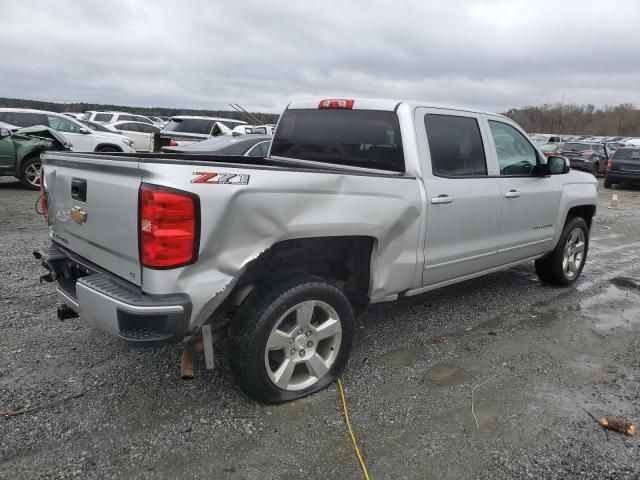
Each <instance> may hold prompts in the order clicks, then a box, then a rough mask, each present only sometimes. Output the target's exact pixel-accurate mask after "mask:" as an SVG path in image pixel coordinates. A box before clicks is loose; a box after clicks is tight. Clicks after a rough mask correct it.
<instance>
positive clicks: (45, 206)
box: [40, 167, 49, 223]
mask: <svg viewBox="0 0 640 480" xmlns="http://www.w3.org/2000/svg"><path fill="white" fill-rule="evenodd" d="M47 195H48V194H47V186H46V185H45V183H44V167H40V209H41V210H42V215H44V219H45V220H46V222H47V223H49V199H48V198H47Z"/></svg>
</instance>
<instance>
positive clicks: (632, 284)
mask: <svg viewBox="0 0 640 480" xmlns="http://www.w3.org/2000/svg"><path fill="white" fill-rule="evenodd" d="M611 283H613V284H614V285H615V286H616V287H618V288H622V289H624V290H637V291H639V292H640V282H639V281H638V280H636V279H634V278H630V277H615V278H612V279H611Z"/></svg>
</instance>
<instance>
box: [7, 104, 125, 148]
mask: <svg viewBox="0 0 640 480" xmlns="http://www.w3.org/2000/svg"><path fill="white" fill-rule="evenodd" d="M0 122H5V123H8V124H11V125H16V126H19V127H32V126H35V125H44V126H46V127H49V128H52V129H53V130H55V131H57V132H60V133H62V134H63V135H64V136H65V138H67V139H68V140H69V141H70V142H71V144H72V145H73V146H72V148H71V150H72V151H74V152H125V153H133V152H135V149H134V148H133V141H132V140H130V139H128V138H126V137H124V136H123V135H118V134H117V133H107V132H103V131H98V130H95V129H93V128H91V127H89V126H87V125H85V124H83V123H81V122H80V121H78V120H76V119H74V118H71V117H67V116H65V115H62V114H61V113H56V112H46V111H44V110H31V109H21V108H0Z"/></svg>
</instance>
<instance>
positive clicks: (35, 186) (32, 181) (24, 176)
mask: <svg viewBox="0 0 640 480" xmlns="http://www.w3.org/2000/svg"><path fill="white" fill-rule="evenodd" d="M41 168H42V161H41V160H40V157H39V156H37V157H30V158H27V159H26V160H25V161H24V162H22V165H21V166H20V173H19V175H18V180H20V183H21V184H22V186H23V187H24V188H28V189H29V190H40V169H41Z"/></svg>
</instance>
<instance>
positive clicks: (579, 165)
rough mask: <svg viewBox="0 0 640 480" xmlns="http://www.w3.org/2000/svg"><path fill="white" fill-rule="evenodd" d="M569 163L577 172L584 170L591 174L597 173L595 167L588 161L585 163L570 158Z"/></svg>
mask: <svg viewBox="0 0 640 480" xmlns="http://www.w3.org/2000/svg"><path fill="white" fill-rule="evenodd" d="M569 163H570V164H571V168H575V169H576V170H583V171H585V172H589V173H595V171H596V168H595V165H594V164H593V163H591V162H589V161H588V160H587V161H584V160H575V159H571V158H570V159H569Z"/></svg>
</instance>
